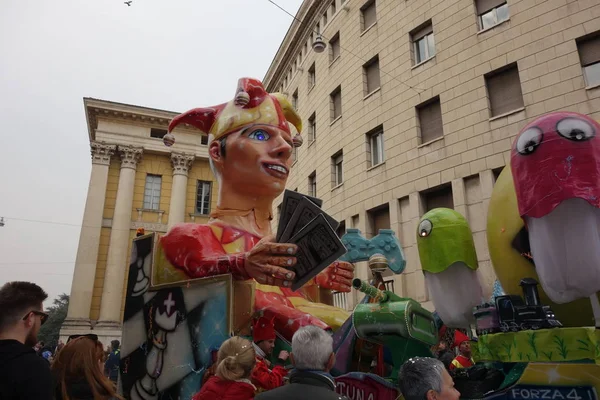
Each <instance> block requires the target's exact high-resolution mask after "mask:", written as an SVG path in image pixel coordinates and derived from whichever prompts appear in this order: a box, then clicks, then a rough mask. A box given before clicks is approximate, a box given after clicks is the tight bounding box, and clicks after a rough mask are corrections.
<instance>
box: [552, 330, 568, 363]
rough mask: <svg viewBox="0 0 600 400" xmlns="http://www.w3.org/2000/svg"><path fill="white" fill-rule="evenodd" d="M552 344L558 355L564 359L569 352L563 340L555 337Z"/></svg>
mask: <svg viewBox="0 0 600 400" xmlns="http://www.w3.org/2000/svg"><path fill="white" fill-rule="evenodd" d="M554 343H555V344H556V347H557V349H558V353H559V354H560V356H561V357H562V358H564V359H566V358H567V355H568V354H569V350H568V349H567V346H566V344H565V340H564V339H563V338H561V337H560V336H558V335H557V336H554Z"/></svg>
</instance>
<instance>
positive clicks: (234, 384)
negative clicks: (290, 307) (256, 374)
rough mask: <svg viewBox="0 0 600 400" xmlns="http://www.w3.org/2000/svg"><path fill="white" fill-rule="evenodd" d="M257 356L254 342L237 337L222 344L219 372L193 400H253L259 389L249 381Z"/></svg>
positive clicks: (218, 363) (218, 364)
mask: <svg viewBox="0 0 600 400" xmlns="http://www.w3.org/2000/svg"><path fill="white" fill-rule="evenodd" d="M255 358H256V354H255V352H254V348H253V346H252V343H250V342H249V341H248V340H246V339H244V338H241V337H238V336H234V337H232V338H230V339H228V340H226V341H225V342H223V344H222V345H221V348H220V349H219V355H218V359H217V370H216V374H215V375H214V376H211V377H210V378H209V379H208V381H206V383H205V384H204V385H202V388H201V389H200V392H198V393H196V394H195V395H194V397H193V398H192V400H252V399H254V393H255V392H256V387H255V386H254V385H253V384H252V382H251V381H250V374H251V373H252V369H253V368H254V363H255V362H256V361H255Z"/></svg>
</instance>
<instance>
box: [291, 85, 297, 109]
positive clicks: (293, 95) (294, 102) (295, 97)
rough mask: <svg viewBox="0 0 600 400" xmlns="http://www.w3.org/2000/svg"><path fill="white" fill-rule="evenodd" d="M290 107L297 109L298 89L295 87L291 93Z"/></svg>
mask: <svg viewBox="0 0 600 400" xmlns="http://www.w3.org/2000/svg"><path fill="white" fill-rule="evenodd" d="M292 107H294V108H295V109H296V110H297V109H298V89H296V90H295V91H294V94H292Z"/></svg>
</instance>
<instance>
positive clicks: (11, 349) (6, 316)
mask: <svg viewBox="0 0 600 400" xmlns="http://www.w3.org/2000/svg"><path fill="white" fill-rule="evenodd" d="M46 298H48V295H47V294H46V292H44V290H43V289H42V288H41V287H39V286H38V285H36V284H35V283H31V282H9V283H6V284H5V285H4V286H2V288H0V399H2V400H21V399H23V400H25V399H36V400H37V399H39V400H51V399H53V398H54V397H53V395H54V385H53V380H52V374H51V372H50V366H49V364H48V362H47V361H46V360H44V359H43V358H42V357H40V356H38V355H37V354H36V352H35V350H34V349H33V346H35V344H36V343H37V341H38V339H37V335H38V332H39V331H40V327H41V326H42V325H43V324H44V322H46V320H47V319H48V314H46V313H45V312H44V311H43V302H44V300H46Z"/></svg>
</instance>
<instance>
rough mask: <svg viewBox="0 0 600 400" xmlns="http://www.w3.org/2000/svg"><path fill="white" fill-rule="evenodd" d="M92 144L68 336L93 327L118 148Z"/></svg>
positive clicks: (64, 328) (66, 321)
mask: <svg viewBox="0 0 600 400" xmlns="http://www.w3.org/2000/svg"><path fill="white" fill-rule="evenodd" d="M90 146H91V150H92V173H91V176H90V184H89V187H88V194H87V200H86V202H85V212H84V214H83V221H82V223H81V233H80V234H79V246H78V247H77V257H76V259H75V271H74V273H73V283H72V285H71V296H70V301H69V311H68V312H67V318H66V320H65V322H64V323H63V328H62V330H64V331H65V332H67V331H68V333H67V335H71V334H75V333H80V332H81V331H89V329H90V309H91V306H92V294H93V291H94V279H95V277H96V263H97V261H98V249H99V247H100V233H101V230H102V214H103V213H104V200H105V198H106V182H107V181H108V168H109V166H110V158H111V156H112V155H113V154H114V153H115V150H116V146H115V145H112V144H105V143H99V142H91V143H90Z"/></svg>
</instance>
